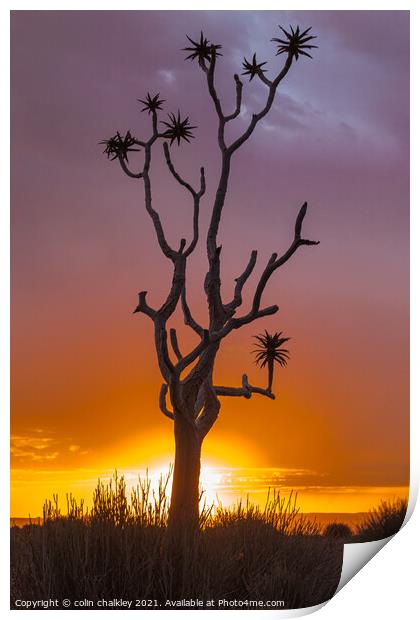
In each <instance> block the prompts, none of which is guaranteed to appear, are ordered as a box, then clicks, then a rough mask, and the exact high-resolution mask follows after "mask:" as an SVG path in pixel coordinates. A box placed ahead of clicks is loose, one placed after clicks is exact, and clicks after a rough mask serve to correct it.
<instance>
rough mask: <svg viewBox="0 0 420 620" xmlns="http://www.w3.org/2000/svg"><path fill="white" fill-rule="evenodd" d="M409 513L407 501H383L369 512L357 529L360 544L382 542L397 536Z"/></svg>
mask: <svg viewBox="0 0 420 620" xmlns="http://www.w3.org/2000/svg"><path fill="white" fill-rule="evenodd" d="M406 512H407V500H406V499H401V498H399V499H396V500H394V501H382V502H381V503H380V504H379V506H377V507H376V508H373V509H372V510H370V511H369V513H368V516H367V517H366V519H365V520H364V521H363V522H362V523H361V524H360V525H359V526H358V528H357V532H356V534H357V539H358V541H359V542H369V541H373V540H381V539H382V538H388V536H392V535H393V534H396V533H397V532H398V530H399V529H400V528H401V526H402V524H403V522H404V518H405V515H406Z"/></svg>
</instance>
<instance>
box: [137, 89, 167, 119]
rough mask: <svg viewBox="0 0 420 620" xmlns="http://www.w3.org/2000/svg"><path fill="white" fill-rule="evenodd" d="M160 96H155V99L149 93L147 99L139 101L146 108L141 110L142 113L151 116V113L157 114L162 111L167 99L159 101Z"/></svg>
mask: <svg viewBox="0 0 420 620" xmlns="http://www.w3.org/2000/svg"><path fill="white" fill-rule="evenodd" d="M159 94H160V93H157V95H154V96H153V97H152V96H151V95H150V93H147V95H146V99H137V101H139V102H140V103H142V104H143V105H144V108H142V109H141V112H145V111H146V110H147V113H148V114H150V113H151V112H156V111H157V110H161V109H162V103H165V99H159Z"/></svg>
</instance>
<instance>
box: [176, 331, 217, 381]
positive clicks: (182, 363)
mask: <svg viewBox="0 0 420 620" xmlns="http://www.w3.org/2000/svg"><path fill="white" fill-rule="evenodd" d="M209 342H210V340H209V332H208V330H207V329H205V330H204V332H203V337H202V340H201V341H200V342H199V343H198V345H197V346H196V347H194V349H193V350H192V351H190V352H189V353H188V354H187V355H184V357H183V358H182V359H181V360H179V362H178V363H177V365H176V366H175V368H174V371H175V373H176V374H177V375H180V374H181V373H182V371H183V370H185V368H187V367H188V366H190V364H192V363H193V362H195V360H196V359H197V358H198V357H199V356H200V355H201V354H202V353H203V352H204V351H205V349H206V348H207V347H208V345H209Z"/></svg>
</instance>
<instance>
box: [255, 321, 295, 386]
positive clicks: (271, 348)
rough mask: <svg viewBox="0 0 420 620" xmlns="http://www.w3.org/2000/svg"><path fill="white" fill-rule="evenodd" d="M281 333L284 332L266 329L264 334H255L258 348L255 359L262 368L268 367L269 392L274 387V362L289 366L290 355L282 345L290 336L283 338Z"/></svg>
mask: <svg viewBox="0 0 420 620" xmlns="http://www.w3.org/2000/svg"><path fill="white" fill-rule="evenodd" d="M281 334H282V332H276V333H275V334H269V333H268V331H267V330H265V332H264V334H260V335H259V336H255V339H256V340H257V345H256V346H257V348H256V349H254V351H253V352H254V353H255V361H256V363H257V364H258V366H260V368H264V367H265V366H267V368H268V385H267V392H271V390H272V387H273V377H274V364H280V366H287V362H288V360H289V357H290V355H289V351H288V349H283V348H282V345H283V344H284V343H285V342H288V341H289V340H290V338H282V337H281Z"/></svg>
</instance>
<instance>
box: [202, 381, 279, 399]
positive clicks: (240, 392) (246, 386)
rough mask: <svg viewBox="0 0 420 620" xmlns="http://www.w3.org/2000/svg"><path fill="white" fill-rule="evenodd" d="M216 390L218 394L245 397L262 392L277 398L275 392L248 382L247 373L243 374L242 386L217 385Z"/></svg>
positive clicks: (262, 394)
mask: <svg viewBox="0 0 420 620" xmlns="http://www.w3.org/2000/svg"><path fill="white" fill-rule="evenodd" d="M214 391H215V392H216V394H217V396H243V397H244V398H251V396H252V394H261V396H267V398H271V399H272V400H274V399H275V398H276V397H275V394H273V392H270V391H269V390H265V389H264V388H260V387H256V386H254V385H251V384H250V383H248V377H247V375H242V387H224V386H222V385H215V386H214Z"/></svg>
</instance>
